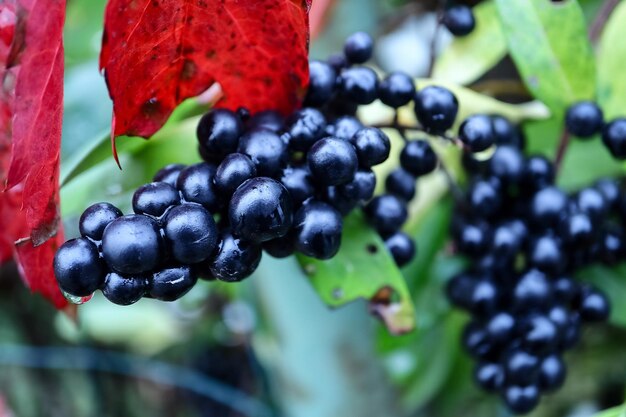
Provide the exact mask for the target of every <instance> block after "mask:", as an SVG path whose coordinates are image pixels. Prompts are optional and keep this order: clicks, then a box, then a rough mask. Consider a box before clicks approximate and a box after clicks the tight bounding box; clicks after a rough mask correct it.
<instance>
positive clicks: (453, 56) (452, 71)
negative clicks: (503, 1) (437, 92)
mask: <svg viewBox="0 0 626 417" xmlns="http://www.w3.org/2000/svg"><path fill="white" fill-rule="evenodd" d="M474 16H475V17H476V28H475V29H474V30H473V31H472V33H470V34H469V35H468V36H463V37H455V38H454V40H453V41H452V43H451V44H450V45H449V46H448V47H447V48H446V49H445V50H444V51H443V53H442V54H441V55H440V56H439V57H438V58H437V62H436V63H435V69H434V73H433V78H436V79H439V80H444V81H449V82H453V83H457V84H462V85H463V84H469V83H472V82H474V81H476V80H477V79H478V78H480V77H481V76H482V75H483V74H484V73H485V72H487V71H488V70H489V69H490V68H492V67H493V66H494V65H496V64H497V63H498V62H500V61H501V60H502V59H503V58H504V57H505V56H506V41H505V40H504V35H503V34H502V29H501V28H500V22H499V20H498V15H497V11H496V6H495V3H494V2H493V1H492V0H489V1H485V2H483V3H481V4H479V5H478V6H476V7H474Z"/></svg>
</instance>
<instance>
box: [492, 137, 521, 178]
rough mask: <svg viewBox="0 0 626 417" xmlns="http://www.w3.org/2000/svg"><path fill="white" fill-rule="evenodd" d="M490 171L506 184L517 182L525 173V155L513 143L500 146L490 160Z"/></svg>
mask: <svg viewBox="0 0 626 417" xmlns="http://www.w3.org/2000/svg"><path fill="white" fill-rule="evenodd" d="M489 172H490V173H491V174H492V175H493V176H495V177H496V178H498V179H499V180H500V181H501V182H502V183H504V184H517V183H518V182H520V180H521V179H522V175H523V173H524V156H523V155H522V152H521V151H520V150H519V149H517V148H516V147H514V146H511V145H501V146H498V148H497V149H496V151H495V152H494V153H493V156H492V157H491V159H490V160H489Z"/></svg>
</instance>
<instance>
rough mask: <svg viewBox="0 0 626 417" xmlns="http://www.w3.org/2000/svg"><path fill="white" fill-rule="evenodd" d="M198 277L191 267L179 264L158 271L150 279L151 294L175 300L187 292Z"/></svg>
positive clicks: (158, 297) (154, 296) (157, 297)
mask: <svg viewBox="0 0 626 417" xmlns="http://www.w3.org/2000/svg"><path fill="white" fill-rule="evenodd" d="M197 281H198V277H197V276H196V275H195V274H194V272H193V271H192V269H191V267H189V266H187V265H185V266H179V267H174V268H166V269H162V270H160V271H156V272H155V273H154V274H153V275H152V279H151V280H150V295H151V296H152V298H155V299H157V300H161V301H175V300H178V299H179V298H180V297H182V296H183V295H185V294H187V293H188V292H189V291H190V290H191V289H192V288H193V286H194V285H196V282H197Z"/></svg>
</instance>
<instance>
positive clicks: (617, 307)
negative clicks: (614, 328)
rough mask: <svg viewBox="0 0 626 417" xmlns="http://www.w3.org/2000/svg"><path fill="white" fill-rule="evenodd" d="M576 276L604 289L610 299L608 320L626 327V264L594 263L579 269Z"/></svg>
mask: <svg viewBox="0 0 626 417" xmlns="http://www.w3.org/2000/svg"><path fill="white" fill-rule="evenodd" d="M576 277H577V278H579V279H581V280H583V281H587V282H589V283H591V284H593V285H596V286H597V287H598V288H600V289H601V290H602V291H604V293H605V294H606V295H607V296H608V297H609V300H610V301H611V317H610V319H609V320H610V322H611V323H613V324H616V325H619V326H623V327H626V304H625V303H624V300H625V299H626V264H620V265H617V266H615V267H606V266H602V265H594V266H591V267H588V268H585V269H584V270H581V271H579V272H578V273H577V274H576Z"/></svg>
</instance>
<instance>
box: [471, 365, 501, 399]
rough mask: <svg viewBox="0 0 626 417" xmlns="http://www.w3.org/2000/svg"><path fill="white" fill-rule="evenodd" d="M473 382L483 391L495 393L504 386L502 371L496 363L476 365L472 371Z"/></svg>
mask: <svg viewBox="0 0 626 417" xmlns="http://www.w3.org/2000/svg"><path fill="white" fill-rule="evenodd" d="M474 380H475V381H476V383H477V384H478V386H480V387H481V388H482V389H484V390H485V391H489V392H497V391H499V390H500V389H501V388H502V387H503V385H504V370H503V369H502V366H501V365H500V364H497V363H489V362H482V363H478V364H477V365H476V368H475V369H474Z"/></svg>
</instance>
